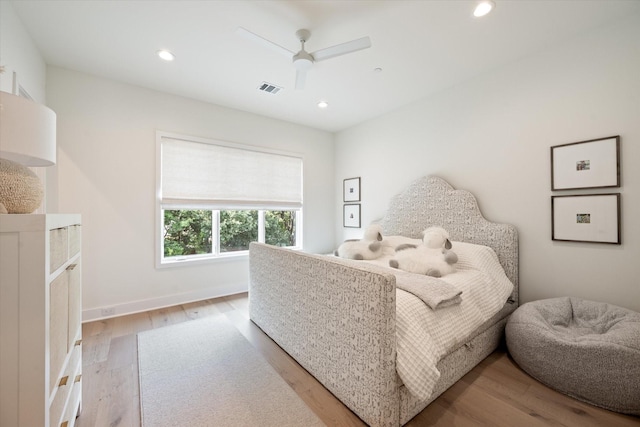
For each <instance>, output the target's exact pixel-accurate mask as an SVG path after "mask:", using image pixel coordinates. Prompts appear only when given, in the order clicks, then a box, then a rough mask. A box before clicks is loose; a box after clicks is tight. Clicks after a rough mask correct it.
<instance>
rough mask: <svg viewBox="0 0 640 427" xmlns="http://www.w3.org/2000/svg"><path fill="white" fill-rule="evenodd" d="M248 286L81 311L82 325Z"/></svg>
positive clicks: (239, 289) (213, 296)
mask: <svg viewBox="0 0 640 427" xmlns="http://www.w3.org/2000/svg"><path fill="white" fill-rule="evenodd" d="M247 291H248V285H247V284H246V283H243V284H235V285H226V286H218V287H216V288H210V289H202V290H198V291H193V292H187V293H183V294H175V295H166V296H162V297H157V298H150V299H146V300H138V301H131V302H126V303H123V304H117V305H111V306H105V307H96V308H89V309H86V310H83V311H82V323H85V322H93V321H95V320H102V319H108V318H110V317H117V316H124V315H127V314H134V313H140V312H143V311H149V310H156V309H159V308H164V307H171V306H173V305H179V304H187V303H190V302H194V301H202V300H205V299H209V298H219V297H224V296H228V295H234V294H239V293H241V292H247Z"/></svg>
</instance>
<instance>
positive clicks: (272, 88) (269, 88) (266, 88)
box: [258, 82, 283, 95]
mask: <svg viewBox="0 0 640 427" xmlns="http://www.w3.org/2000/svg"><path fill="white" fill-rule="evenodd" d="M282 89H283V88H282V87H280V86H276V85H274V84H271V83H267V82H262V84H261V85H260V86H258V90H259V91H262V92H267V93H270V94H272V95H275V94H276V93H278V92H280V91H281V90H282Z"/></svg>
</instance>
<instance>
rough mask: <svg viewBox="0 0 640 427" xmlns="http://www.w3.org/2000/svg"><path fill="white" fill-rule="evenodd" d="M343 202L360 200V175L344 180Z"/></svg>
mask: <svg viewBox="0 0 640 427" xmlns="http://www.w3.org/2000/svg"><path fill="white" fill-rule="evenodd" d="M342 201H343V202H359V201H360V177H356V178H347V179H345V180H344V182H343V188H342Z"/></svg>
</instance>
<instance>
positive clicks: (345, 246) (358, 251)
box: [334, 224, 382, 260]
mask: <svg viewBox="0 0 640 427" xmlns="http://www.w3.org/2000/svg"><path fill="white" fill-rule="evenodd" d="M380 242H382V227H380V225H378V224H372V225H370V226H369V227H368V228H367V229H366V230H365V232H364V238H362V240H346V241H345V242H344V243H342V244H341V245H340V246H339V247H338V249H336V251H335V252H334V254H335V255H336V256H339V257H341V258H349V259H357V260H364V259H376V258H379V257H380V255H382V243H380Z"/></svg>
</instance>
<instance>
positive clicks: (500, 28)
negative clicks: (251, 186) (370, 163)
mask: <svg viewBox="0 0 640 427" xmlns="http://www.w3.org/2000/svg"><path fill="white" fill-rule="evenodd" d="M3 1H5V0H3ZM495 3H496V4H497V7H496V9H495V10H494V12H492V13H491V14H490V15H488V16H486V17H484V18H474V17H473V16H472V10H473V7H474V5H475V4H476V1H464V0H459V1H451V0H449V1H433V0H432V1H419V0H415V1H404V0H395V1H382V0H377V1H364V0H358V1H349V0H341V1H311V0H306V1H301V0H298V1H285V0H278V1H276V0H274V1H255V0H250V1H241V0H227V1H223V0H218V1H203V0H201V1H187V0H176V1H160V0H142V1H131V0H129V1H96V0H91V1H86V0H85V1H79V0H72V1H60V0H55V1H42V0H37V1H32V0H16V1H13V6H14V9H15V11H16V13H17V14H18V16H19V17H20V19H21V20H22V22H23V24H24V25H25V27H26V29H27V31H28V32H29V34H30V35H31V36H32V38H33V40H34V42H35V44H36V45H37V46H38V48H39V49H40V51H41V53H42V55H43V57H44V59H45V61H46V62H47V64H50V65H55V66H59V67H64V68H69V69H73V70H79V71H83V72H86V73H89V74H93V75H97V76H102V77H106V78H110V79H113V80H117V81H122V82H126V83H130V84H134V85H139V86H143V87H147V88H151V89H155V90H159V91H164V92H168V93H172V94H176V95H181V96H185V97H189V98H194V99H198V100H201V101H206V102H209V103H213V104H218V105H223V106H226V107H231V108H236V109H239V110H243V111H249V112H253V113H257V114H261V115H264V116H268V117H274V118H278V119H282V120H286V121H289V122H294V123H299V124H302V125H306V126H311V127H314V128H318V129H323V130H327V131H332V132H333V131H338V130H341V129H344V128H347V127H349V126H352V125H355V124H357V123H360V122H363V121H365V120H367V119H370V118H373V117H376V116H379V115H381V114H383V113H386V112H388V111H392V110H394V109H397V108H399V107H401V106H403V105H406V104H408V103H411V102H412V101H415V100H417V99H420V98H423V97H425V96H428V95H430V94H432V93H434V92H437V91H440V90H442V89H445V88H447V87H451V86H453V85H455V84H458V83H460V82H462V81H464V80H467V79H470V78H472V77H474V76H477V75H480V74H482V73H486V72H489V71H491V70H492V69H495V68H497V67H500V66H502V65H504V64H507V63H510V62H514V61H517V60H518V59H520V58H523V57H525V56H528V55H531V54H534V53H536V52H538V51H541V50H543V49H545V48H547V47H549V46H551V45H553V44H556V43H558V42H560V41H563V40H566V39H569V38H571V37H574V36H577V35H579V34H580V33H583V32H587V31H590V30H592V29H594V28H596V27H599V26H603V25H607V24H610V23H612V22H615V21H616V20H619V19H622V18H624V17H626V16H628V15H630V14H640V1H638V0H631V1H615V0H604V1H596V0H587V1H578V0H572V1H568V0H567V1H558V0H556V1H542V0H532V1H527V0H509V1H500V0H495ZM238 26H242V27H245V28H247V29H249V30H250V31H253V32H254V33H257V34H260V35H261V36H263V37H265V38H267V39H269V40H271V41H273V42H275V43H277V44H280V45H281V46H284V47H287V48H288V49H290V50H294V51H297V50H298V49H299V43H298V41H297V40H296V37H295V35H294V34H295V31H296V30H298V29H300V28H306V29H308V30H310V31H311V38H310V40H309V41H308V42H307V45H306V48H307V50H308V51H310V52H313V51H315V50H318V49H321V48H325V47H329V46H333V45H336V44H340V43H343V42H346V41H350V40H353V39H356V38H360V37H363V36H369V37H370V38H371V42H372V47H371V48H369V49H366V50H362V51H359V52H355V53H352V54H348V55H345V56H340V57H337V58H332V59H330V60H327V61H323V62H320V63H316V64H314V66H313V68H312V69H311V70H310V71H309V72H308V74H307V80H306V87H305V89H304V90H302V91H296V90H294V88H293V86H294V82H295V69H294V68H293V65H292V63H291V62H289V60H288V59H287V58H285V57H283V56H281V55H279V54H278V53H275V52H273V51H271V50H269V49H266V48H265V47H264V46H262V45H260V44H258V43H255V42H253V41H251V40H248V39H246V38H244V37H242V36H240V35H238V34H236V33H235V30H236V28H237V27H238ZM159 49H168V50H171V51H172V52H173V53H174V54H175V55H176V60H175V61H174V62H171V63H167V62H164V61H161V60H160V59H158V58H157V57H156V56H155V52H156V51H157V50H159ZM378 67H379V68H381V69H382V71H381V72H374V69H375V68H378ZM263 81H266V82H269V83H273V84H276V85H279V86H282V87H284V90H283V91H281V92H279V93H278V94H276V95H271V94H267V93H263V92H259V91H258V90H257V87H258V86H259V85H260V84H261V83H262V82H263ZM320 100H326V101H327V102H328V103H329V108H327V109H325V110H320V109H318V107H317V106H316V104H317V102H318V101H320Z"/></svg>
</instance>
